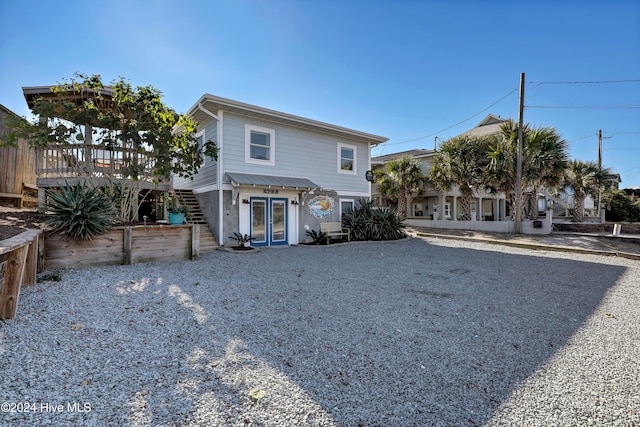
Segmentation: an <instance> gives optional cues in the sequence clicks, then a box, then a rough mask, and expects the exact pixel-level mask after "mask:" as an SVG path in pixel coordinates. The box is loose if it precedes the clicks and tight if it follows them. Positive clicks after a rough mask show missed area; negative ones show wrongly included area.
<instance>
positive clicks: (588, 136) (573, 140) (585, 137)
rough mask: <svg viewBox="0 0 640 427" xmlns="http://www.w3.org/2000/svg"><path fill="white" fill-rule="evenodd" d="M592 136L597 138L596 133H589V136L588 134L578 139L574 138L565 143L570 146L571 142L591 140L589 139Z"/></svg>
mask: <svg viewBox="0 0 640 427" xmlns="http://www.w3.org/2000/svg"><path fill="white" fill-rule="evenodd" d="M593 136H595V137H597V136H598V134H597V133H591V134H589V135H586V136H581V137H580V138H576V139H572V140H571V141H567V143H569V144H570V143H572V142H576V141H580V140H583V139H587V138H591V137H593Z"/></svg>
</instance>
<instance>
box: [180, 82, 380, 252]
mask: <svg viewBox="0 0 640 427" xmlns="http://www.w3.org/2000/svg"><path fill="white" fill-rule="evenodd" d="M187 115H188V116H189V117H191V118H192V119H193V120H195V121H196V123H198V136H199V137H202V141H203V142H204V141H208V140H213V141H215V142H216V143H217V145H218V148H219V153H218V160H217V161H215V160H213V159H210V158H207V159H205V163H204V165H203V166H202V167H201V168H200V170H199V171H198V174H197V175H196V176H195V177H194V178H193V180H190V179H182V178H178V177H173V187H174V188H176V189H191V190H193V192H194V194H195V195H196V197H197V199H198V202H199V203H200V207H201V208H202V210H203V212H204V214H205V216H206V218H207V221H208V223H209V225H210V227H211V229H212V230H214V234H215V235H216V236H217V239H218V241H219V243H220V244H221V245H224V244H226V243H229V240H228V239H229V236H230V235H232V234H233V233H234V232H238V233H240V234H249V235H251V236H252V237H254V238H255V240H254V241H253V242H252V243H251V244H252V245H254V246H260V245H283V244H296V243H300V242H303V241H304V240H306V234H305V230H307V229H319V223H320V222H325V221H340V213H341V211H342V210H343V209H347V208H349V206H351V207H352V206H353V204H354V203H356V202H357V200H358V199H360V198H369V197H370V195H371V187H370V183H369V182H368V181H367V180H366V178H365V174H366V171H367V170H369V169H370V165H371V155H370V153H371V147H372V146H375V145H378V144H381V143H383V142H385V141H386V140H387V138H385V137H382V136H378V135H372V134H369V133H364V132H360V131H356V130H353V129H347V128H343V127H340V126H335V125H332V124H328V123H323V122H319V121H315V120H311V119H307V118H304V117H299V116H294V115H291V114H287V113H283V112H279V111H274V110H269V109H266V108H263V107H258V106H255V105H249V104H244V103H241V102H238V101H233V100H230V99H225V98H220V97H217V96H213V95H209V94H206V95H203V96H202V97H201V98H200V99H199V100H198V102H196V103H195V104H194V106H193V107H191V109H190V110H189V111H188V112H187Z"/></svg>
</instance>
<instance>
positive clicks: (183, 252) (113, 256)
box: [44, 224, 200, 270]
mask: <svg viewBox="0 0 640 427" xmlns="http://www.w3.org/2000/svg"><path fill="white" fill-rule="evenodd" d="M199 258H200V225H199V224H189V225H151V226H133V227H114V228H112V229H111V230H109V231H108V232H107V233H105V234H102V235H100V236H98V237H96V238H94V239H93V240H90V241H84V240H77V241H76V240H64V239H63V238H62V237H61V236H60V235H59V234H49V235H47V238H46V240H45V245H44V259H45V261H44V267H45V269H47V270H54V269H59V268H78V267H90V266H100V265H119V264H125V265H127V264H133V263H138V262H152V261H173V260H178V259H194V260H195V259H199Z"/></svg>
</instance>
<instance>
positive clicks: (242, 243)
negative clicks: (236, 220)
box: [229, 232, 256, 248]
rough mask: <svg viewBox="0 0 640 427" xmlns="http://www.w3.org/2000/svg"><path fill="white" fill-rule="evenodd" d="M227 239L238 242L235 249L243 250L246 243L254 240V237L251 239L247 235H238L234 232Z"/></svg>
mask: <svg viewBox="0 0 640 427" xmlns="http://www.w3.org/2000/svg"><path fill="white" fill-rule="evenodd" d="M229 238H230V239H233V240H236V241H237V242H238V246H236V247H237V248H244V247H245V245H246V244H247V243H249V242H251V241H252V240H256V238H255V237H251V236H249V235H248V234H240V233H238V232H234V233H233V236H229Z"/></svg>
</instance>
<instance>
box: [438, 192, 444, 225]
mask: <svg viewBox="0 0 640 427" xmlns="http://www.w3.org/2000/svg"><path fill="white" fill-rule="evenodd" d="M445 200H446V199H445V197H444V192H442V191H441V192H439V193H438V217H437V218H436V219H444V202H445Z"/></svg>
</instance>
